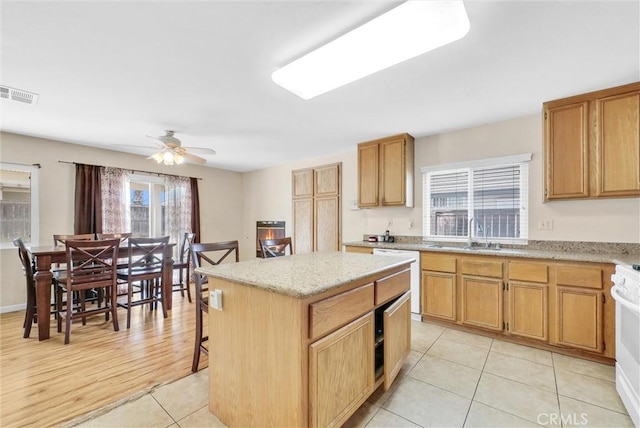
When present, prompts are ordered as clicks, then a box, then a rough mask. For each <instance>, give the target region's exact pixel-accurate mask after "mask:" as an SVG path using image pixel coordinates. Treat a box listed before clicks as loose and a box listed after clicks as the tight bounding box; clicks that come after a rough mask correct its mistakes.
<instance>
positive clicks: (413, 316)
mask: <svg viewBox="0 0 640 428" xmlns="http://www.w3.org/2000/svg"><path fill="white" fill-rule="evenodd" d="M411 319H412V320H414V321H422V315H420V314H416V313H415V312H411Z"/></svg>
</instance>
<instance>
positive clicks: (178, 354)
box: [0, 293, 207, 428]
mask: <svg viewBox="0 0 640 428" xmlns="http://www.w3.org/2000/svg"><path fill="white" fill-rule="evenodd" d="M194 315H195V306H194V304H193V303H189V302H188V300H187V298H186V297H184V298H182V297H180V294H178V293H174V296H173V309H172V310H171V311H169V316H168V318H167V319H163V318H162V311H161V310H157V311H153V312H150V311H149V307H148V306H144V307H142V306H139V307H135V308H133V312H132V321H131V328H130V329H129V330H127V328H126V311H125V310H124V309H119V310H118V319H119V321H120V331H117V332H115V331H113V324H112V323H111V322H105V321H104V316H103V315H98V316H94V317H92V318H89V319H87V325H86V326H83V325H82V323H81V322H80V321H77V322H76V321H74V323H73V325H72V327H71V343H70V344H68V345H64V344H63V340H64V326H63V333H58V332H57V331H56V323H55V322H54V321H52V326H51V339H49V340H45V341H41V342H39V341H38V339H37V336H38V328H37V325H34V328H33V329H32V331H31V337H30V338H29V339H23V338H22V321H23V319H24V312H23V311H20V312H12V313H6V314H1V315H0V376H1V380H0V426H1V427H3V428H6V427H22V426H37V427H46V426H60V425H61V424H63V423H64V422H65V421H70V420H72V419H74V418H77V417H78V416H80V415H83V414H86V413H87V412H90V411H93V410H95V409H99V408H102V407H104V406H106V405H108V404H109V403H113V402H117V401H118V400H122V399H124V398H126V397H131V396H132V394H136V393H141V392H145V391H150V390H152V389H153V388H154V387H157V386H158V385H161V384H165V383H169V382H172V381H176V380H178V379H180V378H183V377H185V376H188V375H190V374H191V359H192V355H193V343H194V329H195V321H194V320H195V316H194ZM205 318H206V317H205ZM206 365H207V357H206V355H203V356H202V358H201V362H200V367H205V366H206Z"/></svg>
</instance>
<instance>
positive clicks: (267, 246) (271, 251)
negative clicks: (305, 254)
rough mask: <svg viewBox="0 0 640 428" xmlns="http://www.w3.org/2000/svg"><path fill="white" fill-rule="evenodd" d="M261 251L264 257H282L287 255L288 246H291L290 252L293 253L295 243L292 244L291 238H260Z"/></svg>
mask: <svg viewBox="0 0 640 428" xmlns="http://www.w3.org/2000/svg"><path fill="white" fill-rule="evenodd" d="M259 241H260V249H261V251H260V253H261V254H262V258H263V259H267V258H270V257H280V256H286V255H287V248H289V254H293V245H292V244H291V238H290V237H287V238H274V239H260V240H259Z"/></svg>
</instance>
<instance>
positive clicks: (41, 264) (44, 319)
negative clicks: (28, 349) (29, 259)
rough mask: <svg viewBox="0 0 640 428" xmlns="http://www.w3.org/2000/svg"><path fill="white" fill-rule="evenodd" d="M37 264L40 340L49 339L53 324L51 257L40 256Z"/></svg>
mask: <svg viewBox="0 0 640 428" xmlns="http://www.w3.org/2000/svg"><path fill="white" fill-rule="evenodd" d="M35 262H36V273H35V280H36V306H37V307H38V340H45V339H48V338H49V326H50V324H49V323H50V322H51V313H50V311H51V309H50V308H51V280H52V278H53V274H52V273H51V257H50V256H39V257H36V258H35Z"/></svg>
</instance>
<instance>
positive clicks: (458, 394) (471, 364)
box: [71, 321, 633, 428]
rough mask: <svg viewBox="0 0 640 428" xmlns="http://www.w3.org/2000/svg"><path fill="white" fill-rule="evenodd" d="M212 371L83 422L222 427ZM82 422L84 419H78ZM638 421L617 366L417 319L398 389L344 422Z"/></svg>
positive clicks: (374, 397)
mask: <svg viewBox="0 0 640 428" xmlns="http://www.w3.org/2000/svg"><path fill="white" fill-rule="evenodd" d="M207 382H208V370H207V369H204V370H201V371H200V372H198V373H196V374H193V375H191V376H188V377H186V378H183V379H180V380H178V381H176V382H173V383H171V384H167V385H163V386H160V387H158V388H156V389H154V390H152V391H150V392H146V393H142V392H141V393H140V394H137V395H136V396H134V397H131V398H129V399H128V400H124V402H123V403H121V404H119V403H115V404H114V405H111V406H107V407H106V408H104V409H101V410H100V411H97V412H93V413H92V414H91V415H87V416H86V417H85V418H84V419H87V418H90V419H88V420H84V421H83V422H81V423H79V424H78V423H75V422H72V424H71V425H72V426H78V427H171V428H173V427H180V428H187V427H222V426H224V424H222V423H221V422H220V421H219V420H218V419H217V418H216V417H215V416H213V415H212V414H210V413H209V411H208V409H207V394H208V388H207ZM77 421H78V420H76V422H77ZM540 425H543V426H548V425H552V426H564V427H567V426H588V427H633V424H632V422H631V419H630V418H629V416H628V415H627V413H626V411H625V409H624V406H623V405H622V402H621V401H620V399H619V398H618V395H617V393H616V391H615V384H614V368H613V367H611V366H607V365H603V364H598V363H594V362H590V361H586V360H581V359H577V358H573V357H567V356H564V355H560V354H555V353H551V352H548V351H542V350H539V349H533V348H529V347H525V346H520V345H515V344H512V343H509V342H503V341H500V340H497V339H490V338H487V337H484V336H479V335H474V334H469V333H465V332H461V331H457V330H452V329H447V328H443V327H440V326H436V325H433V324H428V323H420V322H417V321H413V322H412V351H411V354H410V356H409V359H408V361H407V362H406V364H405V366H404V368H403V370H402V372H401V374H400V376H399V378H398V379H397V380H396V382H394V384H393V386H392V388H391V389H390V390H389V391H387V392H384V391H382V389H379V390H377V391H376V392H375V393H374V394H373V395H372V396H371V397H370V398H369V400H368V401H367V402H366V403H365V404H364V405H363V406H362V407H361V408H360V409H359V410H358V411H357V412H356V414H354V415H353V417H352V418H351V419H350V420H349V421H347V423H346V424H345V427H365V426H366V427H532V426H540Z"/></svg>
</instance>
